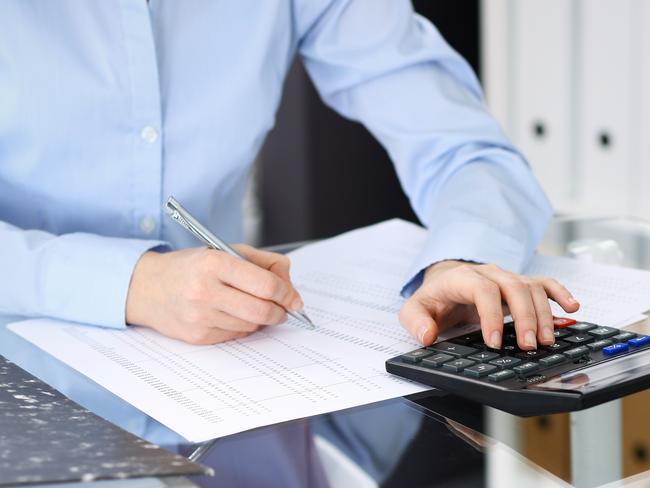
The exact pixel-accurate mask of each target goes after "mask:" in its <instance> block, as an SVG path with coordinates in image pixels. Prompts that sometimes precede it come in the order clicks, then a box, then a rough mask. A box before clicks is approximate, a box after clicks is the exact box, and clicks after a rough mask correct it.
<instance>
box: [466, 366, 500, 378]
mask: <svg viewBox="0 0 650 488" xmlns="http://www.w3.org/2000/svg"><path fill="white" fill-rule="evenodd" d="M498 370H499V368H497V367H496V366H493V365H491V364H475V365H474V366H470V367H469V368H465V371H463V374H464V375H465V376H471V377H472V378H482V377H483V376H487V375H488V374H490V373H494V372H495V371H498Z"/></svg>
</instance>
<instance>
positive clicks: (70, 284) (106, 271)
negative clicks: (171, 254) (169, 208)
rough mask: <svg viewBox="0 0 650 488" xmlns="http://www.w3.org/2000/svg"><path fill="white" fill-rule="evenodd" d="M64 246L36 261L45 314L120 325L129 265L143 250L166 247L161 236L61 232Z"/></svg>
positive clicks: (114, 326)
mask: <svg viewBox="0 0 650 488" xmlns="http://www.w3.org/2000/svg"><path fill="white" fill-rule="evenodd" d="M66 237H67V239H66V241H67V242H66V243H65V246H61V247H60V248H59V252H56V251H55V250H53V254H57V255H56V256H55V255H50V256H48V259H45V260H44V261H43V262H42V265H43V268H42V269H43V273H42V277H43V280H42V286H43V288H42V289H41V292H42V293H41V297H42V300H43V301H44V307H43V309H44V311H45V313H46V314H47V315H49V316H52V317H57V318H61V319H64V320H69V321H74V322H81V323H87V324H93V325H99V326H103V327H112V328H118V329H119V328H125V327H126V317H125V306H126V298H127V294H128V291H129V285H130V283H131V275H132V274H133V269H134V268H135V265H136V264H137V262H138V260H139V259H140V257H141V256H142V255H143V254H144V253H145V252H147V251H150V250H156V251H167V250H170V249H171V248H170V246H169V244H167V243H165V242H163V241H149V240H140V239H121V238H110V237H100V236H95V235H92V234H73V235H68V236H66Z"/></svg>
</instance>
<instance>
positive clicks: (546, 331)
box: [542, 327, 555, 342]
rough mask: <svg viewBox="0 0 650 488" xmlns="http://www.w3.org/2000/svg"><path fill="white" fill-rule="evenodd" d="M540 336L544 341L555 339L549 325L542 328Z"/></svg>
mask: <svg viewBox="0 0 650 488" xmlns="http://www.w3.org/2000/svg"><path fill="white" fill-rule="evenodd" d="M542 338H543V339H544V340H545V341H546V342H552V341H555V336H554V335H553V329H551V328H550V327H546V328H544V330H543V331H542Z"/></svg>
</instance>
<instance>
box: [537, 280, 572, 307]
mask: <svg viewBox="0 0 650 488" xmlns="http://www.w3.org/2000/svg"><path fill="white" fill-rule="evenodd" d="M540 281H541V283H542V286H544V289H545V290H546V294H547V295H548V297H549V298H551V299H552V300H553V301H554V302H556V303H557V304H558V305H559V306H560V307H562V308H563V309H564V311H565V312H568V313H573V312H577V311H578V309H579V308H580V303H579V302H578V300H576V299H575V298H574V297H573V295H572V294H571V292H570V291H569V290H567V289H566V288H565V287H564V285H562V284H561V283H559V282H557V281H556V280H554V279H552V278H541V279H540Z"/></svg>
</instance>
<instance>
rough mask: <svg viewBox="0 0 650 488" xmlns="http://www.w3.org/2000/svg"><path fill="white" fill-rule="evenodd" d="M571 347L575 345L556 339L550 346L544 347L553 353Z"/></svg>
mask: <svg viewBox="0 0 650 488" xmlns="http://www.w3.org/2000/svg"><path fill="white" fill-rule="evenodd" d="M570 347H573V345H572V344H569V343H568V342H564V341H555V342H554V343H553V344H551V345H550V346H544V347H543V348H542V349H544V350H546V351H549V352H550V353H552V354H557V353H558V352H562V351H565V350H567V349H569V348H570Z"/></svg>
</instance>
